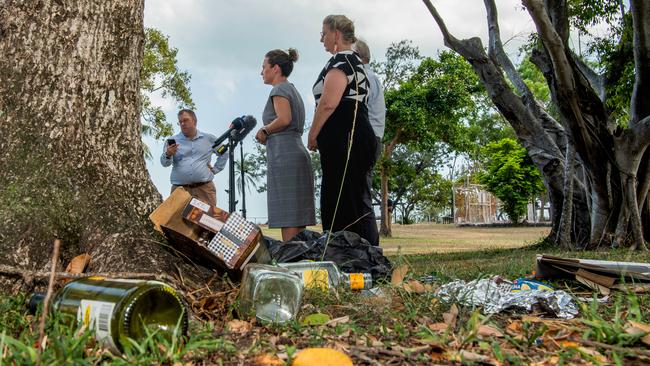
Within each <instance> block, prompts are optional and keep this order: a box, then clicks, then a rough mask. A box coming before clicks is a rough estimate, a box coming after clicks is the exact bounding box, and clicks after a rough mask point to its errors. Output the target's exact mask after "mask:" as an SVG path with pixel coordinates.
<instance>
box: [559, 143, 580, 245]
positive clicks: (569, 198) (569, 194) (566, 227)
mask: <svg viewBox="0 0 650 366" xmlns="http://www.w3.org/2000/svg"><path fill="white" fill-rule="evenodd" d="M575 157H576V151H575V149H574V148H573V145H567V153H566V162H565V169H566V171H565V173H564V202H563V203H562V216H561V218H560V229H559V230H558V235H557V240H556V243H557V244H558V245H559V246H560V247H561V248H564V249H569V250H573V249H574V247H573V244H572V243H573V241H572V240H571V232H572V230H571V227H572V225H573V181H574V166H575V164H574V161H575Z"/></svg>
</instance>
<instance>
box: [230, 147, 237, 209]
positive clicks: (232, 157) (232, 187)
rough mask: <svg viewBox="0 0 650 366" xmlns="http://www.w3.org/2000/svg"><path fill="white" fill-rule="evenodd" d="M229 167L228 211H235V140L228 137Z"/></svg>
mask: <svg viewBox="0 0 650 366" xmlns="http://www.w3.org/2000/svg"><path fill="white" fill-rule="evenodd" d="M228 145H229V146H228V162H229V164H228V167H229V168H230V169H229V170H230V171H229V172H228V173H229V174H228V212H231V213H232V212H235V211H236V210H237V201H235V152H234V151H233V150H234V149H235V142H234V141H233V139H232V138H231V139H228Z"/></svg>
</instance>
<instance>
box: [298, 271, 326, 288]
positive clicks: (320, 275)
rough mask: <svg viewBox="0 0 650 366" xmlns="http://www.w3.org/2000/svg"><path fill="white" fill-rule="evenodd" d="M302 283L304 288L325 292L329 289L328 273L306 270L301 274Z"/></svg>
mask: <svg viewBox="0 0 650 366" xmlns="http://www.w3.org/2000/svg"><path fill="white" fill-rule="evenodd" d="M302 282H303V284H304V285H305V287H306V288H313V289H316V288H317V289H321V290H323V291H327V290H329V288H330V282H329V273H328V272H327V270H326V269H306V270H304V271H303V272H302Z"/></svg>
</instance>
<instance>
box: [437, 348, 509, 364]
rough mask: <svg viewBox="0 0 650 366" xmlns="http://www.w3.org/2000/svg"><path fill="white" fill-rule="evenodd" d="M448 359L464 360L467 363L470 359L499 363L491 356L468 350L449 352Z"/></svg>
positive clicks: (486, 362)
mask: <svg viewBox="0 0 650 366" xmlns="http://www.w3.org/2000/svg"><path fill="white" fill-rule="evenodd" d="M448 359H449V360H450V361H456V362H463V363H467V361H469V362H480V363H484V364H488V365H497V364H498V362H497V361H496V360H494V359H492V358H491V357H488V356H485V355H481V354H479V353H474V352H470V351H466V350H460V351H456V352H451V353H448Z"/></svg>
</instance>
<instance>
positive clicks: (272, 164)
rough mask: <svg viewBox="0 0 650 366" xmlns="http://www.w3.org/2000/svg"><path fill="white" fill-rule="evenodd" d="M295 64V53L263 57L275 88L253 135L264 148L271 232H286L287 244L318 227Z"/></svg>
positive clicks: (265, 74) (264, 73) (264, 70)
mask: <svg viewBox="0 0 650 366" xmlns="http://www.w3.org/2000/svg"><path fill="white" fill-rule="evenodd" d="M297 60H298V52H297V51H296V50H295V49H293V48H290V49H289V50H288V52H287V51H284V50H272V51H269V52H267V53H266V55H265V56H264V62H263V64H262V72H261V75H262V79H263V80H264V84H268V85H272V86H273V89H271V93H270V94H269V99H268V100H267V102H266V106H265V107H264V112H263V113H262V121H263V122H264V127H262V128H261V129H260V130H259V131H257V135H256V136H255V137H256V139H257V141H259V142H260V143H261V144H265V145H266V161H267V172H266V174H267V175H266V182H267V188H268V192H267V195H266V197H267V205H268V213H269V227H271V228H276V227H279V228H282V240H284V241H288V240H290V239H291V238H293V237H294V236H295V235H296V234H298V233H299V232H301V231H302V230H304V229H305V226H307V225H314V224H315V223H316V215H315V211H314V178H313V173H312V170H311V159H310V157H309V153H308V152H307V149H306V148H305V146H304V145H303V143H302V133H303V128H304V125H305V106H304V104H303V101H302V97H301V96H300V93H298V90H296V88H295V87H294V86H293V84H291V83H290V82H289V81H288V80H287V78H288V77H289V75H290V74H291V71H292V70H293V63H294V62H296V61H297Z"/></svg>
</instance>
